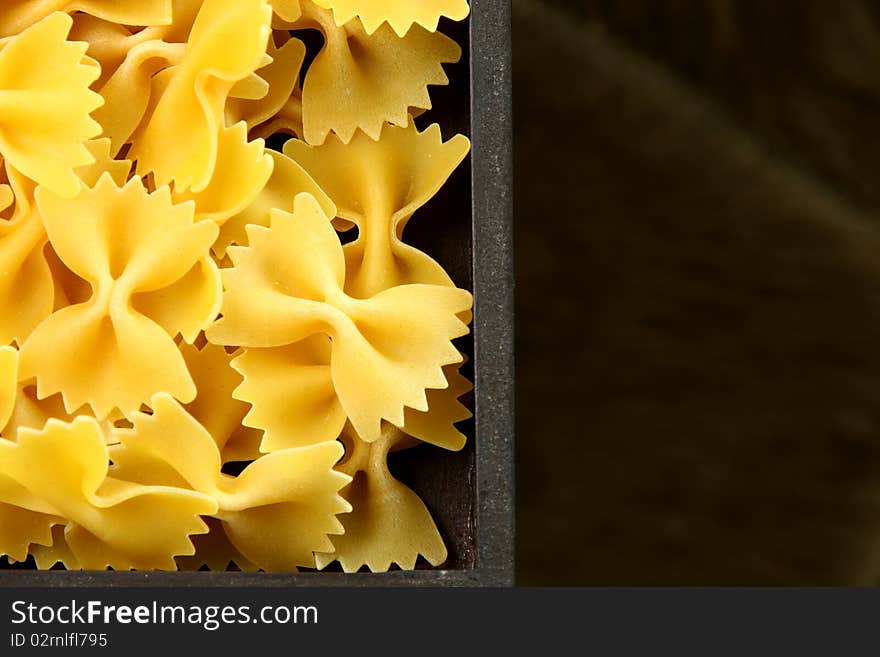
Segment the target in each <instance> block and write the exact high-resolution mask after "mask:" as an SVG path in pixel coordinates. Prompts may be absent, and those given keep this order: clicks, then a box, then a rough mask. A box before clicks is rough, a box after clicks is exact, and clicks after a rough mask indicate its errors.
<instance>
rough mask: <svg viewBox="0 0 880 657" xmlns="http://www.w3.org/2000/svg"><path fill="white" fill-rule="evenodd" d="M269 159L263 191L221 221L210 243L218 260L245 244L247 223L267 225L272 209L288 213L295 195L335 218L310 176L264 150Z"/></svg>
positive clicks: (279, 156)
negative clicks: (233, 246) (315, 203)
mask: <svg viewBox="0 0 880 657" xmlns="http://www.w3.org/2000/svg"><path fill="white" fill-rule="evenodd" d="M266 154H267V155H269V156H270V157H271V158H272V160H273V163H274V164H273V167H272V173H271V175H270V176H269V180H268V182H267V183H266V185H265V186H264V187H263V189H261V190H260V192H259V194H257V196H256V197H255V198H254V200H253V201H252V202H251V203H250V204H249V205H248V206H246V207H245V208H244V209H243V210H242V211H241V212H239V213H238V214H236V215H235V216H233V217H232V218H230V219H229V220H228V221H225V222H223V224H222V226H221V228H220V236H219V237H218V238H217V242H216V243H215V244H214V247H213V251H214V253H215V254H216V255H217V256H218V257H220V258H222V257H223V256H225V255H226V249H227V248H228V247H229V245H231V244H239V245H241V246H244V245H246V244H247V230H246V227H247V226H248V225H249V224H254V225H257V226H268V225H269V215H270V213H271V211H272V210H273V209H278V210H292V209H293V201H294V199H295V198H296V196H297V195H298V194H301V193H307V194H311V195H312V196H314V197H315V198H316V199H317V201H318V203H319V204H320V205H321V209H322V210H323V211H324V214H326V215H327V216H330V217H333V216H336V206H335V205H334V204H333V201H331V200H330V198H329V197H328V196H327V194H325V193H324V192H323V190H321V188H320V187H318V185H317V183H316V182H315V181H314V180H312V178H311V176H309V174H308V173H306V172H305V170H304V169H303V168H302V167H301V166H300V165H299V164H297V163H296V162H294V161H293V160H292V159H290V158H289V157H287V156H286V155H284V154H283V153H279V152H277V151H266Z"/></svg>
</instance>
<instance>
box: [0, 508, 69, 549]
mask: <svg viewBox="0 0 880 657" xmlns="http://www.w3.org/2000/svg"><path fill="white" fill-rule="evenodd" d="M63 522H64V518H61V517H59V516H53V515H50V514H46V513H39V512H37V511H30V510H29V509H24V508H22V507H20V506H15V505H14V504H5V503H3V502H0V556H2V555H6V556H7V557H9V558H10V559H11V560H13V561H24V560H25V559H27V555H28V554H29V553H32V552H33V551H34V550H35V549H36V548H37V547H43V548H45V547H48V546H51V545H52V543H53V532H52V530H53V527H54V526H56V525H59V524H60V523H63Z"/></svg>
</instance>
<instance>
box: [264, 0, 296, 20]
mask: <svg viewBox="0 0 880 657" xmlns="http://www.w3.org/2000/svg"><path fill="white" fill-rule="evenodd" d="M271 4H272V11H273V12H275V14H276V15H277V16H278V18H280V19H281V21H283V22H286V23H293V22H295V21H297V20H299V17H300V16H302V7H301V6H300V0H271Z"/></svg>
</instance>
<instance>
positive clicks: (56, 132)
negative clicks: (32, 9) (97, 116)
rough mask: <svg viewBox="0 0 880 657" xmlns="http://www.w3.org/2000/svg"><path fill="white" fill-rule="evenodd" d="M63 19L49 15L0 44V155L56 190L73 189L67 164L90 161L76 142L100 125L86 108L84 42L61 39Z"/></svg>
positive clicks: (92, 69)
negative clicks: (0, 46) (0, 48)
mask: <svg viewBox="0 0 880 657" xmlns="http://www.w3.org/2000/svg"><path fill="white" fill-rule="evenodd" d="M71 23H72V21H71V19H70V17H69V16H67V15H66V14H61V13H56V14H51V15H50V16H48V17H47V18H45V19H43V20H42V21H40V22H39V23H37V24H36V25H34V26H33V27H30V28H28V29H27V30H25V31H24V32H22V33H21V34H19V35H18V36H15V37H11V38H9V39H7V40H6V41H5V42H4V43H3V49H2V50H0V154H2V155H3V157H4V158H5V159H6V160H7V161H8V162H9V163H10V164H11V165H12V166H14V167H15V168H16V169H17V170H19V171H21V172H22V173H23V174H24V175H26V176H27V177H29V178H31V179H33V180H35V181H37V182H38V183H40V184H41V185H43V186H45V187H47V188H49V189H51V190H52V191H54V192H55V193H56V194H59V195H61V196H73V195H75V194H76V192H77V190H78V189H79V179H78V178H77V177H76V174H75V173H74V171H73V170H74V168H76V167H78V166H81V165H84V164H89V163H90V162H91V161H92V158H91V156H90V155H89V152H88V150H87V149H86V147H85V146H84V144H83V142H85V141H86V140H88V139H91V138H92V137H97V136H98V134H100V132H101V126H100V125H99V124H98V123H97V122H96V121H94V120H93V119H92V118H91V117H90V116H89V114H90V113H91V112H92V111H94V110H95V109H97V108H98V107H100V105H101V104H102V103H103V100H102V98H101V96H100V95H98V94H96V93H95V92H94V91H91V90H90V89H89V85H90V84H91V83H92V82H93V81H94V80H95V79H96V78H97V77H98V74H99V72H100V70H99V68H98V66H97V65H94V64H90V63H87V60H86V59H85V57H84V55H85V51H86V48H87V45H86V44H85V43H74V42H70V41H67V40H66V38H67V33H68V32H69V30H70V26H71Z"/></svg>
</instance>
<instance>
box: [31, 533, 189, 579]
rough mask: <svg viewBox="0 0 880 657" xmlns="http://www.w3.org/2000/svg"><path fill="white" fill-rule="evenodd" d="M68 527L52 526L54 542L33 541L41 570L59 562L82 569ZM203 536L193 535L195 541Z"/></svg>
mask: <svg viewBox="0 0 880 657" xmlns="http://www.w3.org/2000/svg"><path fill="white" fill-rule="evenodd" d="M66 529H67V528H66V527H65V526H64V525H63V524H57V525H53V526H52V538H51V540H52V542H51V544H50V545H44V544H41V543H32V544H31V549H30V553H31V555H32V556H33V557H34V561H35V562H36V564H37V568H38V569H39V570H49V569H50V568H52V566H54V565H55V564H57V563H60V564H62V565H63V566H64V567H65V568H67V570H80V565H79V562H78V561H77V560H76V557H74V556H73V552H71V551H70V546H69V545H67V539H65V538H64V532H65V530H66ZM199 536H201V534H198V535H196V536H193V541H195V539H196V538H198V537H199Z"/></svg>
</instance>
